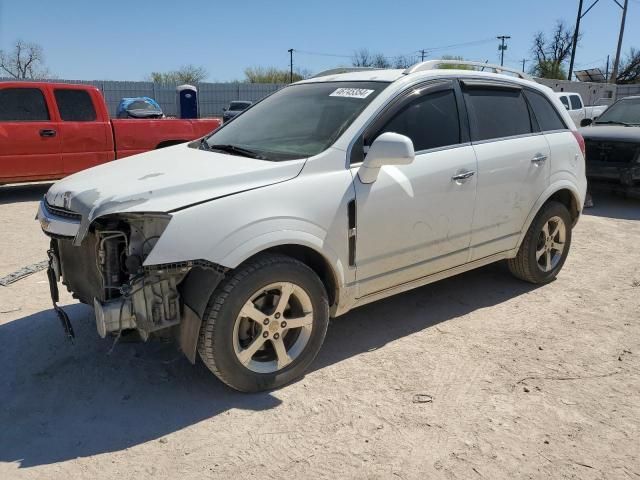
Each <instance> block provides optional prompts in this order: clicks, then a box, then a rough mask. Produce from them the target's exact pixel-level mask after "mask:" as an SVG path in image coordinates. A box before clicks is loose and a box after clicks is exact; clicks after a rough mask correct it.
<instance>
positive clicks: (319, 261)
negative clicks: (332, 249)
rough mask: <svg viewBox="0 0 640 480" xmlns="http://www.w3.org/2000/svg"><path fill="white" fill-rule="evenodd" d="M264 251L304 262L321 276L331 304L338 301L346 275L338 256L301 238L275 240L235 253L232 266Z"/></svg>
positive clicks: (227, 263)
mask: <svg viewBox="0 0 640 480" xmlns="http://www.w3.org/2000/svg"><path fill="white" fill-rule="evenodd" d="M264 253H278V254H281V255H286V256H289V257H291V258H295V259H296V260H298V261H300V262H302V263H304V264H305V265H306V266H308V267H309V268H310V269H311V270H313V271H314V272H315V274H316V275H318V278H320V281H321V282H322V284H323V285H324V287H325V289H326V291H327V296H328V300H329V305H330V306H331V305H335V304H337V303H338V301H339V296H340V288H341V286H342V285H344V276H343V270H342V265H341V262H340V261H339V260H338V259H337V257H334V258H333V259H331V258H329V257H328V256H327V255H326V254H325V253H323V252H321V251H320V249H319V248H317V247H316V246H315V245H310V244H309V242H302V241H300V240H298V241H286V242H273V243H272V244H270V245H264V246H263V248H260V249H255V250H253V251H245V252H244V255H242V256H241V257H239V256H238V255H234V257H233V261H232V262H231V263H232V264H234V265H233V267H232V268H236V267H237V266H238V265H240V264H242V263H244V262H247V261H249V260H251V259H253V258H255V257H256V256H258V255H262V254H264ZM225 264H226V265H229V262H225Z"/></svg>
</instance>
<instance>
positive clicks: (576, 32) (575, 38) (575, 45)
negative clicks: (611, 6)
mask: <svg viewBox="0 0 640 480" xmlns="http://www.w3.org/2000/svg"><path fill="white" fill-rule="evenodd" d="M599 1H600V0H593V3H592V4H591V5H589V8H587V9H586V10H585V11H584V12H582V0H580V2H579V3H578V16H577V17H576V28H575V30H574V31H573V43H572V45H571V62H570V63H569V77H568V79H569V80H571V77H572V76H573V62H574V60H575V58H576V48H578V39H579V38H580V20H582V19H583V18H584V16H585V15H586V14H587V13H589V12H590V11H591V9H592V8H593V7H595V6H596V3H598V2H599ZM613 1H614V2H615V3H617V4H618V6H619V7H620V8H622V6H621V5H620V4H619V3H618V0H613ZM626 5H627V0H625V10H626ZM622 22H623V23H624V20H622Z"/></svg>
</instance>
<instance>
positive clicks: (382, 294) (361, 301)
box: [339, 250, 516, 315]
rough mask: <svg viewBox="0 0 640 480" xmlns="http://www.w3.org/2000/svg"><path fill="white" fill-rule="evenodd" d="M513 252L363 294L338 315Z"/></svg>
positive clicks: (486, 263)
mask: <svg viewBox="0 0 640 480" xmlns="http://www.w3.org/2000/svg"><path fill="white" fill-rule="evenodd" d="M515 254H516V250H508V251H505V252H500V253H496V254H494V255H490V256H488V257H484V258H479V259H477V260H474V261H473V262H469V263H465V264H464V265H460V266H458V267H454V268H450V269H448V270H443V271H441V272H437V273H433V274H431V275H427V276H425V277H421V278H418V279H416V280H412V281H410V282H406V283H402V284H400V285H396V286H395V287H391V288H387V289H385V290H381V291H379V292H374V293H370V294H369V295H365V296H364V297H360V298H357V299H355V302H354V303H353V304H352V305H351V306H350V307H349V308H347V309H345V310H343V311H341V312H340V313H339V315H341V314H344V313H346V312H348V311H349V310H350V309H351V308H357V307H361V306H362V305H366V304H368V303H371V302H375V301H377V300H382V299H383V298H387V297H391V296H393V295H397V294H398V293H402V292H406V291H409V290H413V289H414V288H418V287H422V286H424V285H428V284H429V283H433V282H437V281H438V280H444V279H445V278H449V277H453V276H455V275H458V274H460V273H464V272H468V271H469V270H473V269H475V268H479V267H484V266H485V265H489V264H490V263H494V262H498V261H500V260H505V259H507V258H512V257H513V256H514V255H515Z"/></svg>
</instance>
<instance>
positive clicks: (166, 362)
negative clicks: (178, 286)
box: [0, 304, 281, 468]
mask: <svg viewBox="0 0 640 480" xmlns="http://www.w3.org/2000/svg"><path fill="white" fill-rule="evenodd" d="M65 310H66V311H67V312H68V314H69V316H70V317H71V319H72V322H73V326H74V329H75V331H76V337H77V338H76V341H75V344H73V345H71V344H69V342H68V341H67V340H66V339H65V338H63V334H62V328H61V325H60V324H59V322H58V320H57V318H56V316H55V314H54V312H53V310H46V311H43V312H39V313H36V314H34V315H30V316H27V317H25V318H22V319H19V320H15V321H13V322H9V323H7V324H4V325H0V345H2V350H1V351H0V365H2V369H0V385H1V386H2V387H1V388H0V425H1V426H2V427H1V428H0V462H18V463H19V464H20V467H21V468H26V467H32V466H36V465H45V464H51V463H56V462H62V461H65V460H69V459H74V458H77V457H87V456H90V455H97V454H101V453H106V452H114V451H121V450H125V449H126V448H129V447H132V446H134V445H138V444H141V443H144V442H148V441H151V440H157V439H161V438H162V437H163V436H164V435H166V434H169V433H172V432H175V431H177V430H181V429H183V428H186V427H188V426H190V425H193V424H196V423H198V422H200V421H203V420H206V419H208V418H212V417H214V416H216V415H218V414H220V413H224V412H225V411H227V410H229V409H231V408H237V409H244V410H254V411H261V410H266V409H270V408H273V407H275V406H277V405H279V404H280V403H281V402H280V400H278V399H277V398H276V397H274V396H273V395H271V394H270V393H262V394H255V395H246V394H241V393H238V392H236V391H233V390H231V389H230V388H227V387H226V386H225V385H224V384H222V382H220V381H218V380H217V379H216V378H215V377H214V376H213V375H212V374H211V373H210V372H209V371H208V370H207V369H206V367H205V366H204V365H203V364H202V363H201V362H199V363H198V364H196V366H195V367H194V366H193V365H191V364H190V363H189V362H188V361H187V360H186V359H185V357H184V355H182V354H181V353H180V352H178V351H177V350H176V346H175V345H174V344H171V343H161V342H149V343H119V344H117V345H116V346H115V348H114V351H113V353H112V354H111V355H109V350H110V349H111V347H112V344H113V343H112V341H110V340H109V339H107V340H103V339H101V338H99V337H98V336H97V334H96V331H95V323H94V322H93V318H94V317H93V312H92V311H91V310H90V309H89V308H87V307H86V306H84V305H80V304H75V305H71V306H69V307H65Z"/></svg>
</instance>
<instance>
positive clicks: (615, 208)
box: [584, 187, 640, 220]
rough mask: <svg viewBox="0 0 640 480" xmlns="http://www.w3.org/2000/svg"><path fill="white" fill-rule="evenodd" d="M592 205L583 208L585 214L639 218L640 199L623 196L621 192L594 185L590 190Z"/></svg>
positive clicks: (623, 218) (628, 218)
mask: <svg viewBox="0 0 640 480" xmlns="http://www.w3.org/2000/svg"><path fill="white" fill-rule="evenodd" d="M592 197H593V203H594V206H593V207H592V208H585V209H584V214H585V215H593V216H596V217H607V218H617V219H620V220H640V199H637V198H625V196H624V195H623V194H621V193H614V192H611V191H607V190H605V189H604V188H602V187H600V188H598V187H596V188H594V189H593V192H592Z"/></svg>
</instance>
